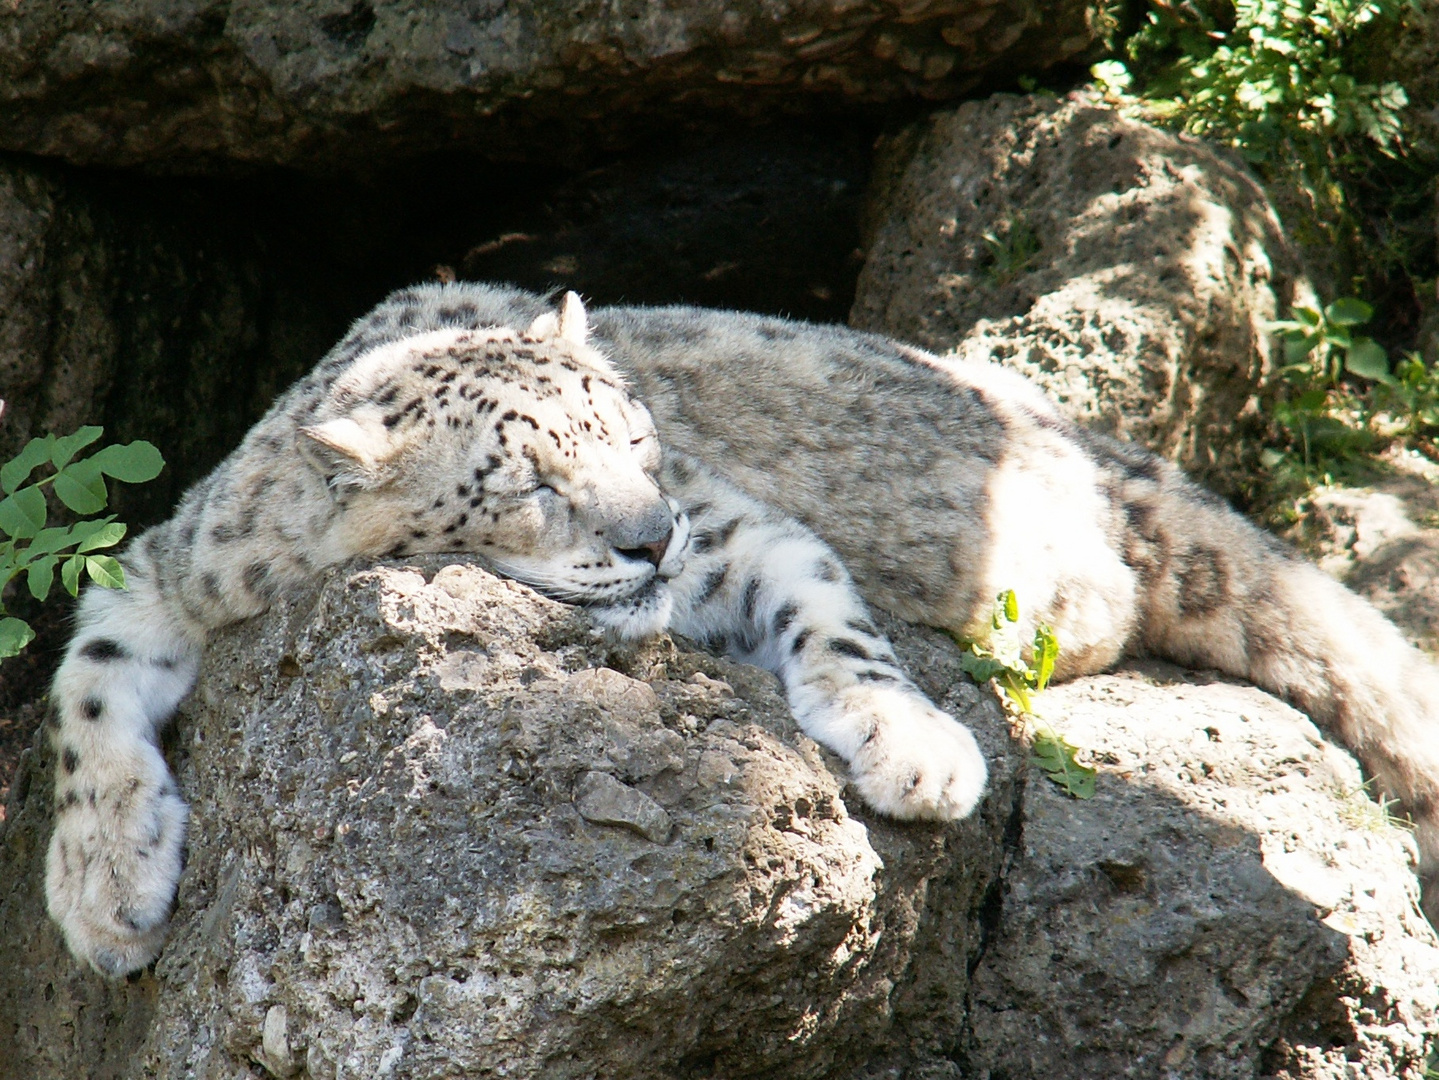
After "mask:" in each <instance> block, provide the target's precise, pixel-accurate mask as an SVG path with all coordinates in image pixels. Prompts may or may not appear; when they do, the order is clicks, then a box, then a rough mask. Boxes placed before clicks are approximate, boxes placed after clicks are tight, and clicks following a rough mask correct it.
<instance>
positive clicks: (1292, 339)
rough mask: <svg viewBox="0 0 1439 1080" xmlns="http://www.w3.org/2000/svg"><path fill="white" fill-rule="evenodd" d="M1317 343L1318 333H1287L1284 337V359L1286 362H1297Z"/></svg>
mask: <svg viewBox="0 0 1439 1080" xmlns="http://www.w3.org/2000/svg"><path fill="white" fill-rule="evenodd" d="M1317 344H1319V335H1318V334H1309V335H1298V336H1294V335H1288V334H1286V335H1285V337H1284V360H1285V362H1286V363H1290V364H1297V363H1299V361H1301V360H1303V359H1304V358H1305V357H1306V356H1308V355H1309V354H1310V353H1311V352H1313V351H1314V346H1315V345H1317Z"/></svg>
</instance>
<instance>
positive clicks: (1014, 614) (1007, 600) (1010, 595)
mask: <svg viewBox="0 0 1439 1080" xmlns="http://www.w3.org/2000/svg"><path fill="white" fill-rule="evenodd" d="M999 601H1000V604H1001V605H1002V606H1003V607H1004V617H1005V619H1007V620H1008V621H1009V622H1019V597H1017V596H1015V595H1014V590H1013V589H1005V590H1004V592H1002V593H1000V594H999Z"/></svg>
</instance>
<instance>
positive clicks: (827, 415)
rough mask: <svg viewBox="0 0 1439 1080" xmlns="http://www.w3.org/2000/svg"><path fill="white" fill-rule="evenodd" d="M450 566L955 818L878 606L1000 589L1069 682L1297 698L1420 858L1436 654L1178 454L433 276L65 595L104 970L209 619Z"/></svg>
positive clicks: (784, 343) (1029, 401)
mask: <svg viewBox="0 0 1439 1080" xmlns="http://www.w3.org/2000/svg"><path fill="white" fill-rule="evenodd" d="M520 327H525V328H526V329H523V330H521V329H519V328H520ZM641 401H643V402H645V405H641V404H640V402H641ZM646 406H647V407H646ZM780 507H783V511H781V510H780V509H778V508H780ZM437 551H438V552H445V551H450V552H464V553H467V554H471V555H474V556H476V557H478V558H480V559H482V560H484V561H485V562H487V563H488V564H489V565H490V566H492V567H494V568H495V569H496V570H498V571H500V572H502V573H505V574H507V575H509V576H511V577H514V578H516V579H518V580H520V581H523V582H527V583H528V584H530V585H532V586H534V587H535V588H537V589H539V590H541V591H542V592H544V593H546V594H547V595H550V596H553V597H555V598H557V599H561V600H566V601H570V602H574V603H580V604H584V605H586V606H587V607H588V608H589V610H590V611H591V612H592V614H593V617H594V618H595V620H596V621H597V622H599V623H601V624H602V625H605V626H607V627H610V628H611V629H613V630H614V631H615V632H617V633H620V634H623V635H626V636H631V637H639V636H643V635H646V634H650V633H654V632H655V631H657V630H659V629H661V628H663V627H665V626H670V627H673V628H674V629H676V630H678V631H680V632H682V633H684V634H687V635H689V636H691V637H695V638H697V639H700V640H703V641H707V642H709V643H711V644H712V645H713V646H714V647H716V648H723V649H726V650H727V651H729V652H731V653H732V654H734V655H737V656H739V657H741V658H744V659H747V660H750V661H752V662H754V663H757V664H761V665H763V666H765V667H768V668H770V669H771V670H773V671H775V672H776V673H777V674H778V675H779V677H780V679H781V680H782V682H783V684H784V687H785V690H786V693H787V695H788V699H789V702H790V705H791V707H792V708H793V710H794V713H795V716H796V718H797V719H798V720H799V722H800V724H801V725H802V726H803V727H804V729H805V730H806V731H807V732H809V733H810V734H811V735H813V736H814V737H815V738H816V739H817V740H819V741H820V742H822V743H823V744H825V745H826V746H828V747H830V748H831V749H833V750H834V751H836V752H837V753H838V754H839V755H840V756H841V757H842V758H843V759H844V760H845V761H846V762H847V763H848V766H849V769H850V771H851V775H852V778H853V780H854V783H855V785H856V787H857V789H858V790H859V792H860V793H861V794H862V795H863V796H864V798H865V799H866V800H867V801H869V802H870V803H871V805H873V806H875V807H877V808H879V809H880V810H883V811H885V812H887V813H890V814H893V815H895V816H897V817H903V818H935V819H953V818H958V817H963V816H965V815H967V814H968V813H970V812H971V810H972V809H973V808H974V806H975V805H976V803H977V802H978V800H979V798H980V796H981V794H982V792H983V788H984V782H985V764H984V760H983V757H982V756H981V754H980V752H979V750H978V748H977V746H976V745H975V742H974V740H973V738H972V736H971V735H970V733H969V732H968V731H967V730H966V729H965V728H964V727H963V726H961V725H960V724H958V723H956V722H955V721H954V720H953V719H952V718H950V717H948V716H947V715H945V714H944V713H942V712H940V711H939V710H938V709H937V708H935V706H934V705H933V704H932V703H930V702H929V701H928V700H927V699H926V698H925V697H924V695H923V694H922V693H921V692H920V691H919V690H918V689H917V688H916V687H915V685H914V684H913V682H912V681H911V680H910V679H909V677H908V676H907V675H906V673H905V672H904V670H903V668H902V667H901V666H900V665H899V663H898V662H897V661H896V658H895V656H894V652H893V650H892V648H891V647H890V645H889V643H888V642H887V641H886V640H885V639H884V637H883V635H881V634H880V633H879V632H878V631H877V630H876V629H875V627H874V624H873V622H872V621H871V620H870V618H869V616H868V613H867V610H866V603H870V604H874V605H876V606H878V607H881V608H884V609H886V610H888V611H891V612H893V613H895V614H897V615H900V616H902V617H904V618H908V619H911V620H916V621H921V622H926V623H929V624H931V625H936V626H943V627H948V628H950V629H952V630H955V631H956V632H959V633H961V634H974V633H976V632H978V631H979V630H981V629H982V627H983V624H984V620H985V619H986V618H987V617H988V612H989V607H990V604H991V602H992V600H993V597H994V596H995V594H996V593H998V592H999V591H1001V590H1003V589H1007V588H1015V589H1018V590H1019V592H1020V598H1021V602H1022V610H1023V611H1024V613H1025V617H1026V619H1028V620H1030V621H1032V622H1037V621H1045V622H1048V623H1050V624H1051V625H1053V626H1054V627H1055V630H1056V632H1057V634H1058V636H1059V639H1060V641H1061V643H1062V649H1063V651H1062V652H1061V655H1060V674H1061V675H1076V674H1082V673H1086V672H1093V671H1098V670H1101V669H1102V668H1104V667H1106V666H1108V665H1109V664H1112V663H1113V662H1114V661H1115V660H1116V659H1118V658H1119V657H1120V656H1121V655H1123V654H1125V653H1136V652H1153V653H1157V654H1160V655H1164V656H1168V657H1171V658H1173V659H1176V660H1178V661H1180V662H1182V663H1188V664H1193V665H1196V666H1206V667H1217V668H1219V669H1221V670H1224V671H1227V672H1230V673H1232V674H1235V675H1240V676H1243V677H1246V678H1250V679H1253V680H1254V681H1255V682H1257V683H1259V684H1260V685H1262V686H1265V687H1267V688H1268V689H1270V690H1273V691H1275V692H1277V693H1281V694H1283V695H1285V696H1287V697H1289V698H1290V699H1291V700H1293V701H1295V702H1296V703H1297V704H1299V705H1300V706H1301V707H1302V708H1305V709H1306V710H1308V711H1309V712H1310V714H1311V715H1312V716H1314V718H1315V719H1316V720H1318V721H1319V722H1320V723H1321V724H1323V725H1325V727H1326V728H1327V730H1329V731H1331V732H1332V733H1334V734H1335V735H1336V736H1337V737H1339V738H1340V739H1341V740H1342V741H1343V742H1344V743H1345V744H1346V745H1348V746H1350V747H1352V748H1354V749H1355V750H1356V751H1357V752H1358V753H1359V754H1360V755H1361V757H1362V758H1363V760H1364V762H1365V764H1366V766H1367V767H1368V768H1369V769H1370V771H1371V773H1372V774H1373V775H1374V777H1375V778H1376V779H1377V781H1378V786H1379V788H1380V789H1381V790H1382V791H1383V792H1386V793H1388V794H1390V795H1392V796H1394V797H1397V798H1399V799H1401V800H1402V801H1403V802H1404V804H1405V805H1406V806H1407V807H1408V808H1410V809H1411V810H1412V811H1413V812H1414V813H1415V814H1416V816H1418V818H1419V821H1420V832H1419V838H1420V843H1421V847H1422V849H1423V850H1424V852H1425V857H1426V859H1432V858H1433V856H1434V855H1435V853H1436V851H1439V830H1436V829H1435V827H1434V820H1435V819H1434V817H1433V815H1434V813H1435V811H1434V807H1435V806H1436V805H1439V802H1436V799H1435V794H1436V791H1435V788H1436V783H1439V740H1436V739H1435V737H1434V734H1433V731H1434V723H1433V721H1434V718H1435V716H1436V714H1439V678H1436V673H1435V669H1434V668H1433V667H1431V666H1430V665H1429V664H1428V663H1427V662H1426V661H1425V660H1423V659H1422V658H1421V657H1420V656H1419V654H1417V653H1416V652H1414V650H1412V649H1410V648H1409V647H1408V646H1407V645H1406V644H1405V643H1404V641H1403V640H1402V638H1401V636H1400V635H1399V634H1398V632H1397V631H1396V630H1395V629H1394V628H1393V627H1392V626H1391V625H1390V624H1389V623H1387V622H1386V621H1385V620H1384V619H1383V618H1382V617H1380V616H1379V615H1378V614H1377V613H1376V612H1375V611H1374V610H1373V609H1372V608H1371V607H1369V606H1368V605H1367V604H1365V603H1364V602H1363V601H1361V600H1359V599H1358V598H1357V597H1354V596H1353V595H1352V594H1350V593H1348V592H1346V591H1345V590H1344V589H1342V588H1341V587H1340V586H1338V585H1336V584H1335V583H1333V582H1332V581H1330V580H1329V579H1327V578H1325V577H1324V576H1323V575H1322V574H1320V573H1319V572H1318V571H1317V570H1315V569H1314V568H1312V567H1310V566H1309V565H1308V564H1306V563H1304V562H1302V561H1301V560H1298V559H1296V558H1294V557H1293V556H1292V555H1291V554H1289V553H1288V552H1287V551H1285V550H1284V549H1283V548H1282V547H1280V546H1279V545H1278V544H1276V543H1275V542H1274V541H1272V540H1271V539H1269V538H1268V537H1266V536H1265V535H1264V534H1263V533H1261V532H1259V531H1258V530H1256V529H1254V528H1253V527H1251V526H1250V525H1248V524H1247V523H1246V522H1244V521H1243V520H1242V519H1241V518H1239V517H1238V516H1237V515H1235V514H1233V513H1232V512H1231V511H1229V510H1228V509H1227V508H1226V507H1224V506H1223V504H1222V503H1220V502H1219V501H1218V500H1216V499H1215V498H1214V497H1213V496H1210V495H1208V494H1206V493H1204V492H1202V491H1200V490H1199V489H1197V488H1195V487H1194V486H1192V485H1191V484H1189V483H1188V482H1187V481H1186V480H1185V479H1184V478H1183V477H1182V476H1181V475H1180V474H1179V473H1178V472H1177V471H1176V470H1175V469H1173V468H1172V467H1171V466H1169V465H1167V464H1166V463H1164V462H1162V461H1160V460H1159V459H1157V458H1155V457H1153V456H1152V455H1149V454H1147V453H1145V452H1143V451H1141V450H1138V449H1136V448H1133V447H1129V446H1125V445H1122V444H1119V443H1115V442H1113V441H1110V440H1107V439H1104V438H1102V437H1099V436H1095V435H1092V434H1090V433H1087V432H1085V431H1083V430H1081V429H1078V428H1076V427H1074V426H1072V425H1070V424H1069V423H1067V422H1066V421H1064V420H1063V419H1061V418H1060V417H1059V416H1058V415H1057V414H1056V412H1055V411H1054V409H1053V408H1052V407H1051V406H1050V405H1049V404H1048V403H1047V402H1046V401H1045V400H1044V399H1043V398H1042V397H1041V396H1040V395H1038V394H1037V393H1036V392H1035V391H1034V390H1033V389H1032V388H1031V387H1030V386H1029V385H1028V384H1026V383H1024V382H1023V381H1022V380H1020V379H1018V378H1017V377H1015V376H1013V375H1010V374H1008V373H1006V372H1004V371H1002V370H1000V369H998V368H995V367H991V366H987V365H977V364H961V363H956V362H950V361H946V360H943V359H939V358H936V357H933V356H930V355H928V354H926V353H923V352H920V351H918V350H916V349H912V348H910V347H908V346H904V345H901V344H898V343H896V342H893V341H889V340H887V339H884V338H880V337H877V336H874V335H869V334H863V333H858V332H855V331H851V330H848V329H845V328H842V327H818V326H807V325H804V324H799V323H793V322H787V321H783V320H777V319H766V318H762V317H759V316H750V315H741V314H735V313H721V312H711V311H700V310H696V309H688V308H668V309H641V308H615V309H601V310H599V311H597V312H595V313H594V315H593V318H592V322H591V319H590V318H589V317H588V316H587V315H586V313H585V311H584V310H583V308H582V306H581V305H580V303H579V301H578V299H577V298H575V297H573V295H571V296H569V297H567V298H566V300H565V302H564V304H563V306H562V308H561V310H559V311H552V310H550V309H549V308H548V305H547V304H546V303H545V302H544V301H542V300H541V299H540V298H538V297H535V296H532V295H530V294H526V293H523V292H520V291H518V290H513V289H507V288H497V287H490V286H481V285H449V286H425V287H420V288H415V289H409V290H405V291H402V292H400V293H397V294H395V295H394V296H392V297H390V298H389V299H388V300H387V301H386V302H385V303H383V304H381V305H380V306H379V307H378V308H377V309H375V311H373V312H372V313H370V314H369V315H368V316H366V317H365V318H363V319H361V320H360V321H359V322H357V323H356V324H355V325H354V326H353V327H352V328H351V329H350V331H349V332H348V333H347V334H346V336H345V337H344V338H343V339H342V340H341V341H340V343H339V344H338V345H336V347H335V348H334V349H333V350H332V351H331V352H330V354H329V355H328V356H326V357H325V358H324V359H323V360H322V361H321V362H320V364H319V366H318V367H316V369H315V370H314V371H313V372H312V373H311V374H310V375H309V376H308V377H307V378H306V379H304V380H303V381H302V382H300V383H299V384H298V385H296V386H295V387H294V388H293V389H292V390H291V391H290V392H289V393H287V394H286V395H285V396H284V397H283V398H282V399H281V400H280V401H279V402H277V404H276V405H275V406H274V408H273V409H272V410H271V411H270V413H269V414H268V415H267V416H266V417H265V418H264V419H263V420H262V421H261V422H260V423H259V424H257V425H256V427H255V428H254V429H253V430H252V431H251V432H250V433H249V435H247V436H246V438H245V440H244V442H243V443H242V444H241V446H240V447H239V448H238V449H237V450H236V451H235V453H234V454H232V455H231V456H230V458H229V459H227V460H226V461H225V462H224V463H223V464H222V465H221V466H220V467H219V468H218V469H216V470H215V472H214V473H213V474H212V475H211V476H210V477H208V478H207V479H206V480H204V481H202V482H201V483H200V484H199V485H197V486H196V487H195V488H194V489H193V490H192V491H190V492H189V493H188V494H187V495H186V497H185V498H184V500H183V501H182V502H181V504H180V506H179V508H178V509H177V511H176V514H175V516H174V517H173V518H172V519H171V520H170V521H168V522H166V523H165V524H163V525H160V526H158V527H156V528H154V529H151V530H149V531H148V532H146V533H145V534H143V535H142V536H141V537H140V538H139V539H138V540H137V541H136V542H135V543H133V544H132V545H131V546H130V547H129V548H128V549H127V550H126V551H125V552H124V554H123V555H122V557H121V558H122V562H123V563H124V564H125V567H126V571H127V575H128V578H129V581H130V585H131V587H130V589H129V591H127V592H123V593H116V592H106V591H104V590H97V589H91V590H89V591H88V592H87V593H86V594H85V596H84V597H83V598H82V602H81V608H80V620H79V621H80V625H79V629H78V631H77V633H76V635H75V637H74V640H73V641H72V642H71V645H70V648H69V651H68V653H67V655H66V658H65V661H64V663H63V664H62V666H61V669H60V672H59V674H58V675H57V677H56V684H55V694H54V698H55V702H56V705H57V710H58V730H57V731H56V733H55V738H56V740H57V744H58V746H59V772H58V775H57V778H56V800H57V808H56V814H57V819H56V828H55V833H54V836H53V838H52V841H51V845H50V851H49V859H48V864H47V880H46V894H47V900H48V904H49V910H50V912H51V915H52V916H53V917H54V918H55V919H56V921H57V922H59V923H60V925H61V927H62V928H63V930H64V932H65V935H66V939H67V941H68V943H69V945H70V948H71V949H72V951H73V952H74V953H75V954H76V955H77V956H79V957H80V958H82V959H83V960H85V961H87V962H88V963H90V964H91V965H92V966H94V967H95V968H96V969H98V970H99V971H101V972H103V973H105V974H107V975H112V976H113V975H118V974H122V973H124V972H127V971H131V970H134V969H136V968H138V967H140V966H143V965H144V964H146V963H147V962H149V960H150V959H151V958H153V956H154V955H155V954H156V952H157V951H158V949H159V947H160V944H161V940H162V938H163V933H164V926H165V922H166V920H167V918H168V912H169V907H170V904H171V902H172V900H173V897H174V891H175V886H176V883H177V881H178V878H179V873H180V860H181V848H182V844H183V840H184V830H185V813H186V811H185V804H184V802H183V801H182V800H181V798H180V796H179V794H178V792H177V791H176V789H175V785H174V782H173V780H172V779H171V777H170V774H169V771H168V769H167V768H166V765H165V762H164V759H163V757H162V756H161V754H160V752H159V750H158V748H157V741H156V736H155V733H156V731H157V729H158V727H159V725H161V724H163V723H164V722H165V720H166V719H167V718H168V717H169V716H170V715H171V713H172V712H173V711H174V709H175V707H176V706H177V705H178V703H179V701H180V700H181V699H182V698H183V697H184V695H185V694H186V693H188V692H189V689H190V686H191V685H192V683H193V680H194V677H195V674H196V670H197V667H198V664H199V659H200V654H201V650H202V648H203V644H204V641H205V637H206V635H207V634H208V633H209V632H210V631H211V630H213V629H214V628H216V627H219V626H222V625H225V624H227V623H230V622H233V621H235V620H238V619H243V618H246V617H248V616H250V615H254V614H256V613H258V612H260V611H263V610H265V608H266V607H267V606H269V604H270V603H271V602H273V600H274V598H275V597H276V596H278V595H280V594H282V593H283V592H284V591H285V590H286V589H289V588H291V587H292V586H294V585H296V584H297V583H299V582H303V581H306V580H309V579H310V578H311V577H312V576H313V575H314V573H315V572H316V570H318V569H319V568H321V567H324V566H329V565H333V564H335V563H337V562H340V561H342V560H344V559H347V558H349V557H351V556H355V555H370V556H376V555H394V556H401V555H406V554H412V553H420V552H437Z"/></svg>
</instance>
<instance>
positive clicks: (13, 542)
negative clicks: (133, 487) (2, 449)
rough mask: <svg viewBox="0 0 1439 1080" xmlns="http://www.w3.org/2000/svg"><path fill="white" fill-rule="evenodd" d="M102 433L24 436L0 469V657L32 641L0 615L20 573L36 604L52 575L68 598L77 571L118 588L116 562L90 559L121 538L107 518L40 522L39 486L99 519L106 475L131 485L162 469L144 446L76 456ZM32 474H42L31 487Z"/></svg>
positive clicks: (43, 514) (121, 530)
mask: <svg viewBox="0 0 1439 1080" xmlns="http://www.w3.org/2000/svg"><path fill="white" fill-rule="evenodd" d="M0 407H3V403H0ZM102 434H104V429H103V428H98V427H83V428H81V429H80V430H79V431H77V432H75V433H74V434H73V435H64V436H55V435H45V436H43V437H41V438H38V439H31V440H30V442H29V443H27V444H26V446H25V448H24V449H23V450H21V451H20V454H19V456H18V457H16V458H15V459H14V460H13V461H9V462H6V463H5V464H4V465H3V466H0V492H3V493H4V498H3V499H0V537H3V539H0V659H3V658H4V657H7V656H15V655H17V654H18V653H19V652H20V650H21V649H23V648H24V647H25V646H26V645H27V644H29V643H30V641H31V639H32V638H34V636H35V635H34V632H33V631H32V630H31V629H30V627H29V625H28V624H27V623H26V622H25V621H24V620H22V619H17V618H15V617H13V616H11V615H7V614H6V613H5V607H4V590H5V587H6V586H7V585H9V584H10V583H11V582H12V581H14V580H16V579H17V578H19V577H21V576H23V577H24V578H25V584H26V586H27V587H28V589H29V590H30V595H31V596H33V597H34V598H35V599H36V600H41V601H43V600H44V599H45V598H46V597H47V596H48V595H49V594H50V589H51V587H52V586H53V585H54V582H55V575H56V573H57V571H58V573H59V575H60V583H61V584H62V585H63V586H64V587H65V590H66V591H67V592H68V593H69V594H70V595H71V596H75V595H77V594H78V592H79V589H80V577H81V575H82V574H84V575H85V576H87V577H89V578H90V580H91V581H93V582H95V584H97V585H102V586H104V587H105V588H107V589H123V588H124V587H125V572H124V570H122V569H121V567H120V564H119V563H118V562H116V561H115V559H114V558H112V557H111V556H109V555H102V554H97V552H100V551H102V550H103V549H105V548H108V547H113V546H114V545H116V544H118V543H119V542H120V541H121V540H122V539H123V538H124V536H125V526H124V525H123V524H121V523H120V522H118V521H116V520H115V515H114V514H110V515H107V516H105V517H101V518H89V519H82V520H80V521H77V522H75V523H74V524H73V525H48V524H47V522H48V521H49V518H50V507H49V504H48V501H47V500H46V498H45V488H46V487H49V489H50V490H51V491H53V492H54V494H55V496H56V498H58V499H59V500H60V502H62V503H64V504H65V506H66V507H68V508H69V509H70V510H72V511H74V512H75V513H76V514H80V515H89V514H98V513H99V512H100V511H101V510H104V509H105V505H106V503H107V502H108V501H109V491H108V490H107V488H106V485H105V477H107V476H108V477H111V478H113V479H115V480H121V481H124V482H125V483H130V484H137V483H143V482H144V481H146V480H153V479H154V478H155V477H156V476H158V475H159V474H160V470H161V468H163V467H164V464H165V463H164V461H163V459H162V458H161V457H160V452H159V451H158V450H156V449H155V447H153V446H151V445H150V444H149V443H147V442H143V441H141V442H132V443H127V444H125V445H123V446H120V445H116V446H106V447H103V448H101V449H100V450H98V451H96V452H95V453H94V454H92V455H90V456H89V457H76V455H77V454H78V453H79V452H80V451H81V450H83V449H85V447H87V446H89V445H90V444H92V443H94V442H95V441H96V440H97V439H99V438H100V436H101V435H102ZM37 469H43V470H47V471H46V472H45V474H44V475H42V476H41V477H40V478H39V479H38V480H35V481H33V482H31V480H30V477H31V476H32V475H33V474H34V473H35V471H36V470H37Z"/></svg>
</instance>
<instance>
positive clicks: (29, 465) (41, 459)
mask: <svg viewBox="0 0 1439 1080" xmlns="http://www.w3.org/2000/svg"><path fill="white" fill-rule="evenodd" d="M54 441H55V436H54V435H43V436H41V437H40V438H38V439H31V440H30V441H29V442H28V443H26V444H25V449H24V450H21V451H20V453H19V455H18V456H16V457H15V459H14V460H12V461H7V462H6V463H5V464H4V465H3V466H0V489H4V491H5V494H6V495H10V494H12V493H13V492H14V491H15V489H16V488H18V487H19V486H20V485H21V484H23V483H24V482H25V481H26V480H27V479H28V478H29V476H30V474H31V473H32V472H33V471H34V470H35V466H37V465H43V464H45V462H47V461H49V460H50V445H51V444H52V443H53V442H54Z"/></svg>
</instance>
